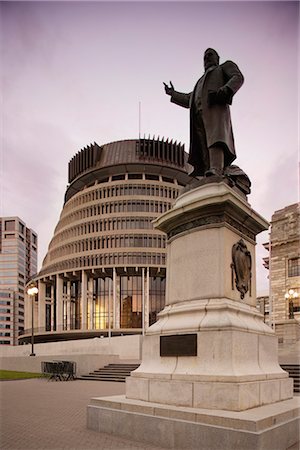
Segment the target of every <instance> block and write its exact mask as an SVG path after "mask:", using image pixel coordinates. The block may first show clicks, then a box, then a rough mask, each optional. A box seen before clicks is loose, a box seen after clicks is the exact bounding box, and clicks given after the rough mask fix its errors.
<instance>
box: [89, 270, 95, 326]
mask: <svg viewBox="0 0 300 450" xmlns="http://www.w3.org/2000/svg"><path fill="white" fill-rule="evenodd" d="M93 295H94V280H93V278H90V279H89V280H88V309H89V325H88V327H89V329H90V330H92V329H93V328H94V317H93V316H94V302H93Z"/></svg>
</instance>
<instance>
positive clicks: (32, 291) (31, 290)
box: [27, 286, 39, 356]
mask: <svg viewBox="0 0 300 450" xmlns="http://www.w3.org/2000/svg"><path fill="white" fill-rule="evenodd" d="M38 292H39V290H38V288H37V287H35V286H33V287H30V288H28V289H27V294H28V295H29V297H32V299H31V353H30V356H35V353H34V328H33V319H34V297H35V296H36V294H37V293H38Z"/></svg>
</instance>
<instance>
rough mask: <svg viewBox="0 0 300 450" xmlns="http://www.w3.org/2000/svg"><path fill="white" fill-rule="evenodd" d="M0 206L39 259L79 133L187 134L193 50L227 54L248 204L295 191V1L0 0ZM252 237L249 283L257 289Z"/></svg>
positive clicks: (262, 207)
mask: <svg viewBox="0 0 300 450" xmlns="http://www.w3.org/2000/svg"><path fill="white" fill-rule="evenodd" d="M1 22H2V23H1V28H0V29H1V31H0V36H1V83H2V86H1V91H2V92H3V96H2V102H3V108H1V109H2V113H1V115H2V117H1V118H2V131H3V133H2V139H1V160H0V161H1V164H0V171H1V196H0V200H1V202H0V203H1V205H0V215H1V216H7V215H18V216H19V217H21V218H22V219H23V220H25V222H26V224H27V225H28V226H29V227H31V228H33V229H34V230H35V231H36V232H37V233H38V236H39V256H40V258H39V261H40V264H39V267H40V265H41V261H42V259H43V257H44V256H45V253H46V251H47V247H48V244H49V242H50V239H51V238H52V236H53V232H54V228H55V225H56V223H57V221H58V218H59V214H60V212H61V208H62V206H63V198H64V192H65V188H66V185H67V167H68V162H69V160H70V159H71V158H72V156H73V155H74V154H75V153H76V152H77V151H78V150H80V149H81V148H83V147H84V146H86V145H87V144H89V143H91V142H94V141H96V142H97V143H98V144H99V145H101V144H104V143H107V142H111V141H114V140H119V139H128V138H129V139H130V138H137V137H138V131H139V120H138V118H139V102H141V132H142V134H144V133H145V134H146V135H148V134H150V135H151V136H153V135H155V136H157V135H159V136H160V137H162V136H165V137H169V138H173V139H175V140H177V141H180V142H182V143H184V144H186V150H188V142H189V114H188V110H186V109H184V108H179V107H177V106H176V105H174V104H171V103H170V102H169V99H168V97H167V96H165V94H164V90H163V84H162V82H163V81H166V82H168V81H169V80H172V82H173V84H174V86H175V88H176V89H178V90H179V91H182V92H190V91H191V90H192V89H193V87H194V84H195V83H196V81H197V79H198V78H199V76H200V75H202V73H203V53H204V50H205V49H206V48H207V47H213V48H215V49H216V50H217V51H218V53H219V55H220V62H221V63H222V62H224V61H225V60H226V59H231V60H233V61H235V62H236V63H237V64H238V66H239V67H240V69H241V71H242V73H243V74H244V76H245V84H244V85H243V87H242V88H241V90H240V91H239V92H238V93H237V95H236V96H235V97H234V102H233V106H232V108H231V112H232V121H233V130H234V136H235V143H236V150H237V160H236V161H235V163H236V164H237V165H239V166H240V167H241V168H242V169H243V170H244V171H245V172H246V173H247V174H248V176H249V177H250V179H251V181H252V193H251V195H250V196H249V202H250V204H251V206H252V207H253V208H254V209H255V210H256V211H257V212H258V213H260V214H261V215H262V216H264V217H265V218H266V219H267V220H270V218H271V215H272V214H273V212H274V211H275V210H278V209H280V208H283V207H284V206H286V205H288V204H291V203H294V202H297V201H298V155H297V149H298V128H297V124H298V98H299V97H298V75H299V73H298V70H299V65H298V63H299V60H298V59H297V58H298V52H299V48H298V46H299V3H298V2H280V1H277V2H271V1H267V2H91V3H89V2H74V3H73V2H13V1H10V2H2V3H1ZM267 240H268V233H267V232H265V233H262V234H261V235H260V236H259V237H258V245H257V287H258V293H263V292H264V291H266V289H267V288H268V282H267V271H266V269H264V268H263V267H262V262H261V258H262V257H263V256H266V252H265V250H264V249H263V248H262V245H261V243H262V242H265V241H267Z"/></svg>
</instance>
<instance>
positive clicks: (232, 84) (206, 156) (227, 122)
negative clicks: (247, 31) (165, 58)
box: [164, 48, 244, 177]
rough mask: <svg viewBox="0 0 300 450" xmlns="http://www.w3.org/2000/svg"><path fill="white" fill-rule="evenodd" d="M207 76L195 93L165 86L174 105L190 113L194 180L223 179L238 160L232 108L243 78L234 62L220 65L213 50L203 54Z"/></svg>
mask: <svg viewBox="0 0 300 450" xmlns="http://www.w3.org/2000/svg"><path fill="white" fill-rule="evenodd" d="M204 69H205V73H204V75H203V76H202V77H201V78H200V79H199V80H198V81H197V83H196V86H195V87H194V90H193V92H191V93H189V94H183V93H182V92H177V91H175V89H174V86H173V84H172V82H170V86H168V85H167V84H166V83H164V85H165V91H166V94H168V95H170V96H171V102H173V103H176V104H177V105H179V106H183V107H185V108H189V109H190V154H189V160H188V162H189V163H190V164H191V165H192V166H194V171H193V172H192V173H191V175H192V176H194V177H196V176H212V175H217V176H221V175H222V174H223V171H224V168H226V167H228V166H230V164H231V163H232V161H234V160H235V158H236V154H235V147H234V139H233V133H232V127H231V118H230V109H229V105H231V103H232V97H233V96H234V94H235V93H236V92H237V91H238V89H239V88H240V87H241V86H242V84H243V82H244V77H243V75H242V73H241V72H240V70H239V68H238V67H237V65H236V64H235V63H233V62H232V61H226V62H225V63H223V64H219V55H218V53H217V52H216V51H215V50H213V49H212V48H208V49H207V50H206V51H205V53H204Z"/></svg>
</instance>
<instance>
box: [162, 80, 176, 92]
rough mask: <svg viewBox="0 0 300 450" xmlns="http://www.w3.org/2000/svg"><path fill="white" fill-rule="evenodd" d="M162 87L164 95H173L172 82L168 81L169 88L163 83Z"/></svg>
mask: <svg viewBox="0 0 300 450" xmlns="http://www.w3.org/2000/svg"><path fill="white" fill-rule="evenodd" d="M164 85H165V91H166V94H167V95H172V94H173V92H174V90H175V89H174V86H173V84H172V81H170V86H168V85H167V84H166V83H164Z"/></svg>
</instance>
